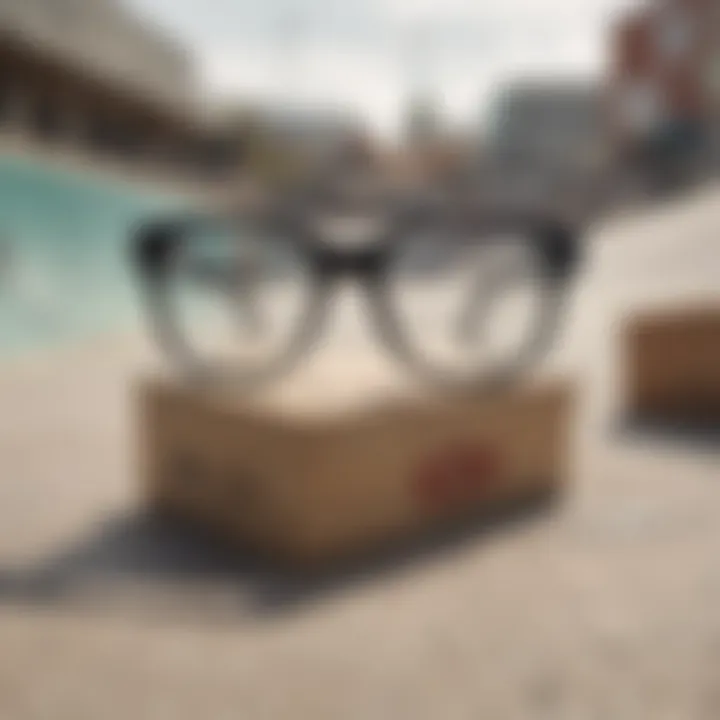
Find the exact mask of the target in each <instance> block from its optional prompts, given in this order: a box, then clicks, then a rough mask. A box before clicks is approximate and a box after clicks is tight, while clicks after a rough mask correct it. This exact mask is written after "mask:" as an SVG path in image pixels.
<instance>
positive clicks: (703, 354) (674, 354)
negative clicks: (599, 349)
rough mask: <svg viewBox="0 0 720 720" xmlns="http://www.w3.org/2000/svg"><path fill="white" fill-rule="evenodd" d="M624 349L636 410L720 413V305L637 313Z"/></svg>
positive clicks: (673, 414)
mask: <svg viewBox="0 0 720 720" xmlns="http://www.w3.org/2000/svg"><path fill="white" fill-rule="evenodd" d="M623 355H624V358H623V362H624V376H625V393H626V398H627V410H628V412H629V413H630V414H631V416H634V417H641V418H653V419H661V420H662V419H667V420H672V419H677V420H681V421H682V420H691V421H692V420H702V421H705V420H708V419H713V418H714V419H720V305H717V306H705V307H695V308H685V309H677V310H672V311H658V312H655V313H652V314H648V315H643V316H636V317H635V318H633V319H632V320H631V321H630V322H629V323H628V326H627V327H626V328H625V332H624V337H623Z"/></svg>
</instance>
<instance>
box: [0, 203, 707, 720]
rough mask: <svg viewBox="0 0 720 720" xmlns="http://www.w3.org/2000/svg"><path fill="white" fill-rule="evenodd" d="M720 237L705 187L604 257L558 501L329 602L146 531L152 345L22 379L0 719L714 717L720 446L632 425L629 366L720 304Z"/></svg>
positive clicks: (592, 268) (644, 218) (607, 233)
mask: <svg viewBox="0 0 720 720" xmlns="http://www.w3.org/2000/svg"><path fill="white" fill-rule="evenodd" d="M719 218H720V191H719V190H718V189H709V190H706V191H703V192H702V193H699V194H698V195H697V196H696V197H692V198H689V199H687V200H685V201H682V202H678V203H676V204H674V205H672V206H671V205H667V206H664V207H662V208H660V209H655V210H648V211H647V212H643V213H638V214H636V215H634V216H633V217H626V218H622V219H617V220H615V221H613V222H612V223H608V224H607V225H606V226H604V227H602V228H598V229H597V230H596V232H594V233H593V234H592V236H591V237H590V238H589V239H588V240H589V243H588V255H587V258H586V266H585V271H584V272H583V276H582V277H581V278H580V281H579V284H578V289H577V293H576V296H575V297H574V299H573V302H572V305H571V306H570V307H569V312H568V318H567V327H566V331H565V335H564V337H563V340H562V342H561V343H560V345H559V349H558V354H557V357H556V358H554V360H553V362H554V364H555V366H556V367H558V368H561V369H562V370H563V371H564V372H568V373H572V374H573V375H574V376H575V377H577V379H578V384H579V387H580V388H581V390H582V393H583V395H582V420H581V422H580V423H579V425H578V427H577V433H576V442H575V448H574V451H573V463H574V469H575V470H574V478H575V482H574V484H573V487H572V488H571V491H570V493H569V495H568V497H567V498H566V499H565V501H564V502H563V503H562V505H561V506H560V507H558V508H556V510H555V511H554V512H552V513H545V514H538V515H534V516H532V517H528V518H526V519H525V520H524V521H520V522H514V523H508V524H505V525H499V526H496V527H494V528H490V529H486V530H485V531H484V532H481V533H478V534H476V535H474V536H473V537H469V538H468V537H466V538H465V539H464V540H463V541H462V542H458V543H455V544H446V545H444V546H443V547H438V548H436V549H435V551H434V552H433V551H428V552H426V553H423V554H420V555H416V556H414V557H411V558H406V560H405V562H397V563H394V564H393V563H386V564H384V565H383V566H382V567H380V566H378V567H377V568H375V569H374V571H370V572H366V573H364V574H362V575H351V574H350V575H348V576H345V577H341V578H336V579H334V580H332V581H328V582H326V583H324V584H317V583H315V584H310V583H303V582H299V581H298V582H295V583H293V582H290V581H282V582H281V581H279V580H278V579H277V578H274V577H272V576H270V575H269V574H268V573H267V572H266V571H263V570H262V569H259V568H255V567H252V566H251V565H250V564H248V563H247V562H245V561H236V560H232V559H230V558H227V557H226V556H224V555H223V554H222V553H221V552H220V551H219V550H216V549H213V548H206V547H204V546H202V545H201V544H199V543H195V542H192V541H190V540H189V539H188V538H186V537H180V536H178V535H177V534H176V533H173V532H171V531H169V530H167V529H164V528H160V527H157V526H154V525H153V524H152V523H150V522H149V521H147V520H144V519H143V517H142V515H141V513H139V511H138V509H137V500H136V497H137V496H136V490H137V488H136V486H135V484H134V482H135V477H134V476H135V472H134V457H133V447H134V437H133V422H132V412H133V403H132V400H133V396H132V393H131V392H130V391H129V388H131V387H132V379H133V378H135V377H136V376H137V372H138V368H139V367H141V366H142V365H144V364H145V363H146V362H147V355H148V349H147V348H143V347H141V346H140V345H139V344H138V343H137V342H129V341H126V340H121V339H106V340H98V341H96V342H95V343H94V344H93V345H92V346H83V347H77V348H72V349H68V350H63V351H58V353H57V354H56V355H53V356H43V357H37V358H34V359H33V360H32V361H29V362H27V363H24V364H23V365H19V364H13V365H6V366H4V367H2V369H1V370H0V718H2V720H6V719H7V720H25V719H32V720H36V719H43V720H44V719H45V718H48V719H49V718H52V719H53V720H58V719H65V718H67V719H68V720H84V719H85V718H87V719H88V720H100V719H102V720H105V719H106V718H107V719H111V718H123V719H125V718H129V717H132V718H137V719H142V718H152V719H153V720H155V719H158V720H160V719H162V718H168V719H172V720H181V719H183V718H198V717H208V718H213V719H214V720H215V719H218V720H221V719H222V718H233V719H236V718H243V719H245V718H247V719H248V720H255V719H256V718H257V719H260V718H272V719H273V720H275V719H284V718H287V719H288V720H290V719H292V720H300V719H301V718H312V720H320V719H321V718H333V719H335V718H347V719H350V718H362V719H363V720H364V719H372V720H376V719H378V720H380V719H383V718H388V719H392V720H398V719H400V718H408V719H412V720H422V719H423V718H433V719H435V718H443V720H456V719H457V720H460V719H465V718H467V719H468V720H469V719H471V718H472V719H475V718H493V720H494V719H495V718H498V719H499V718H508V719H511V718H533V719H535V718H538V719H540V718H552V719H553V720H557V719H564V718H568V719H570V718H572V719H573V720H576V719H580V718H588V719H592V720H595V719H597V720H601V719H605V718H613V719H622V718H628V719H631V720H641V719H642V718H648V719H650V718H652V720H665V719H667V720H675V719H677V720H692V719H694V718H698V719H700V718H707V719H708V720H715V719H716V718H718V717H720V610H719V609H718V608H720V560H718V558H720V457H718V447H720V445H718V444H717V443H716V444H715V447H714V448H713V444H712V442H711V440H710V441H708V439H707V438H702V437H698V436H692V437H687V436H686V437H677V436H660V435H657V434H652V433H649V434H643V433H633V432H623V431H622V430H621V428H620V426H619V423H618V422H617V421H618V411H619V407H620V399H619V396H618V382H617V381H618V378H617V355H616V350H617V342H616V341H617V331H618V329H619V328H620V325H621V322H622V320H623V319H624V318H626V317H627V315H628V313H630V312H632V311H633V310H634V309H639V308H642V309H647V308H649V307H653V306H662V305H667V304H671V305H672V304H676V303H678V302H686V301H688V302H693V301H696V300H703V299H707V298H711V299H715V300H716V299H717V297H718V294H719V293H720V286H719V285H718V283H719V278H720V237H718V219H719ZM322 362H323V361H322V360H318V363H319V364H318V365H317V367H316V369H315V370H314V371H312V370H308V372H315V373H317V374H318V376H319V377H320V376H322V377H323V378H324V381H325V382H327V376H324V375H323V371H322V369H321V368H322V367H323V365H322Z"/></svg>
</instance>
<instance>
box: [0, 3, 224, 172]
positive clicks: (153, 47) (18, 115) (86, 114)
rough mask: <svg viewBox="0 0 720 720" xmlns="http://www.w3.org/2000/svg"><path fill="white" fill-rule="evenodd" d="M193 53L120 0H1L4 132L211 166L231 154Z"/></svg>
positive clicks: (179, 165)
mask: <svg viewBox="0 0 720 720" xmlns="http://www.w3.org/2000/svg"><path fill="white" fill-rule="evenodd" d="M196 98H197V95H196V85H195V78H194V65H193V59H192V57H191V56H190V55H189V53H188V52H187V51H186V50H185V49H184V48H183V47H181V46H180V45H178V44H177V43H176V42H174V41H172V40H170V39H168V38H166V37H165V36H163V35H162V34H161V33H160V32H159V31H158V30H156V29H154V28H150V27H149V26H147V24H145V23H144V22H143V21H142V20H140V19H139V18H137V17H135V16H134V15H132V14H131V13H130V12H129V11H128V10H127V9H126V8H125V7H124V6H122V5H121V4H120V3H119V2H117V1H116V0H0V133H2V132H6V133H14V134H16V135H19V136H25V137H26V138H29V139H32V140H35V141H40V142H44V143H55V144H65V145H67V146H68V147H73V148H74V149H81V150H87V151H91V152H93V153H97V154H106V155H113V156H116V157H121V158H123V159H126V160H135V161H137V162H146V163H151V164H155V165H164V166H165V167H166V168H172V169H175V170H179V169H185V170H188V171H196V170H200V169H202V170H205V169H208V168H212V167H215V166H217V165H218V163H220V162H221V161H225V160H227V159H228V157H229V149H228V148H225V149H224V151H222V152H221V151H220V147H219V145H220V144H221V143H222V138H221V137H220V136H218V134H217V132H216V131H215V129H214V128H213V127H212V126H211V125H209V124H208V123H207V122H206V121H205V119H204V118H203V116H202V112H201V111H202V108H201V107H200V106H199V104H197V103H196Z"/></svg>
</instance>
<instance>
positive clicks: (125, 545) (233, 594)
mask: <svg viewBox="0 0 720 720" xmlns="http://www.w3.org/2000/svg"><path fill="white" fill-rule="evenodd" d="M555 506H556V498H555V497H554V496H549V495H543V496H542V497H536V498H532V499H531V500H528V501H526V502H525V503H523V504H522V505H518V506H515V507H513V508H512V509H509V510H505V511H503V512H502V513H497V512H496V513H494V514H493V515H492V516H485V517H482V518H475V519H474V520H473V521H472V522H469V523H466V524H464V525H462V526H455V527H453V528H450V529H445V530H443V531H442V532H441V533H434V534H432V535H427V536H425V537H422V538H420V539H418V540H415V541H413V542H412V543H406V544H403V545H397V544H396V545H394V546H393V548H392V549H385V550H383V551H382V552H377V553H374V554H372V555H368V556H365V557H362V558H358V559H355V560H353V561H352V563H349V564H345V565H342V566H335V567H332V568H325V569H324V570H322V571H315V572H313V573H309V572H304V573H298V572H293V571H290V570H288V569H283V568H280V567H278V566H273V565H270V564H268V563H265V562H260V561H258V560H255V559H252V558H251V557H249V556H243V555H241V554H238V553H237V552H234V553H231V552H230V551H228V550H227V549H225V548H224V547H222V546H220V545H218V544H217V543H215V542H212V541H210V540H208V539H207V538H206V537H204V536H202V535H199V534H198V533H196V532H194V531H191V530H189V529H187V528H184V527H181V526H180V525H179V524H177V523H175V522H173V521H171V520H168V519H161V518H156V517H151V516H142V515H131V514H128V515H126V516H118V517H114V518H110V519H108V520H107V522H106V523H105V524H104V525H102V526H101V527H100V528H99V529H98V530H97V531H96V532H95V533H93V534H92V535H91V536H89V537H87V538H85V539H83V540H81V541H80V542H79V543H78V544H77V545H76V546H74V547H71V548H70V549H68V550H67V551H65V552H63V553H60V554H58V555H57V556H55V557H52V558H49V559H48V560H46V561H45V562H43V563H41V564H40V565H38V566H34V567H29V568H22V569H19V570H18V569H13V570H9V569H3V568H0V603H6V604H12V605H15V606H18V605H22V606H38V607H46V608H47V607H49V608H53V609H57V610H61V611H67V612H73V611H78V612H81V613H83V615H85V614H87V613H90V614H94V613H101V614H102V613H106V612H112V613H120V614H121V615H128V616H131V617H139V618H142V617H147V616H151V617H157V616H158V615H159V616H161V617H162V618H164V619H166V620H168V619H172V618H175V619H178V620H183V621H190V622H192V621H202V622H207V621H218V620H219V621H240V620H243V619H245V620H251V619H252V620H258V619H263V618H273V617H277V616H279V615H281V614H283V613H286V612H289V611H292V610H294V609H298V608H299V607H301V606H303V605H306V604H308V603H313V602H316V601H319V600H321V599H324V598H327V597H328V596H332V595H333V593H336V592H339V591H342V590H343V589H349V588H352V587H354V586H356V585H357V584H361V583H365V582H371V581H373V580H376V581H377V580H390V579H391V578H392V577H393V576H395V575H396V574H397V573H398V572H401V571H408V570H417V569H419V568H421V567H422V566H423V565H426V564H427V563H428V562H431V561H436V560H438V559H442V558H443V557H447V556H450V555H452V554H453V553H456V552H459V551H461V550H462V549H463V548H467V547H468V546H469V545H472V544H475V543H482V542H487V541H489V540H490V539H491V537H490V536H491V535H494V534H496V533H497V532H498V531H499V530H501V529H502V530H505V531H516V530H518V529H519V528H520V527H522V528H525V527H527V524H528V523H529V522H530V521H534V522H542V521H546V520H547V519H548V518H549V517H550V514H551V510H552V509H553V508H554V507H555Z"/></svg>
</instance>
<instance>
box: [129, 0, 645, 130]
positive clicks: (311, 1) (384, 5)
mask: <svg viewBox="0 0 720 720" xmlns="http://www.w3.org/2000/svg"><path fill="white" fill-rule="evenodd" d="M125 2H126V3H128V4H130V5H132V6H134V7H136V8H137V9H139V10H140V11H141V12H142V14H143V15H144V16H145V17H147V18H148V19H152V20H153V21H155V22H156V23H158V24H160V25H162V26H164V27H165V28H167V29H168V30H170V32H171V33H172V34H174V35H175V36H177V37H178V38H180V39H182V40H184V41H185V42H186V43H188V44H189V45H191V47H192V48H193V49H194V50H195V51H196V53H197V55H198V59H199V62H200V68H201V73H202V75H201V77H202V81H203V84H204V86H205V87H206V88H207V89H208V90H209V92H211V93H212V94H213V95H216V96H217V95H220V96H222V97H226V96H233V95H235V94H240V95H244V96H246V97H251V98H255V99H262V100H267V99H270V100H272V99H276V98H277V97H278V96H279V95H283V96H285V97H286V98H287V97H289V98H290V99H291V100H295V101H299V102H302V101H312V102H337V103H340V104H343V105H346V106H350V107H352V108H357V109H358V110H359V111H360V112H361V113H363V114H364V115H366V116H367V117H369V119H370V120H371V121H372V122H373V124H374V126H375V127H376V128H377V129H378V130H380V131H381V132H383V133H388V134H393V133H394V131H395V130H396V129H397V126H398V121H399V118H400V117H401V110H402V108H403V107H404V105H405V103H406V101H407V97H408V90H409V88H411V87H415V88H417V87H424V88H426V89H427V90H428V91H430V92H432V93H433V94H434V96H435V97H436V98H437V102H438V105H439V106H441V107H442V109H443V112H444V113H445V114H446V115H447V117H448V119H450V120H451V121H454V122H468V121H474V120H475V118H477V117H478V115H482V112H483V108H485V107H487V105H488V101H489V100H491V99H492V97H493V93H494V92H495V91H496V90H497V88H498V86H499V84H500V83H501V82H502V81H503V80H506V79H512V78H514V77H518V76H526V75H528V74H534V75H547V74H548V73H561V74H562V75H571V76H575V75H581V76H582V75H592V74H594V73H598V72H601V70H602V67H603V62H604V60H605V53H606V37H607V35H606V31H607V27H608V22H609V20H610V19H611V18H612V17H614V16H616V15H617V13H618V11H619V10H620V9H622V8H623V7H627V6H631V5H633V4H635V3H633V2H632V0H497V1H493V2H491V1H490V0H488V1H485V0H125ZM281 48H284V49H283V50H282V52H281Z"/></svg>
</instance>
